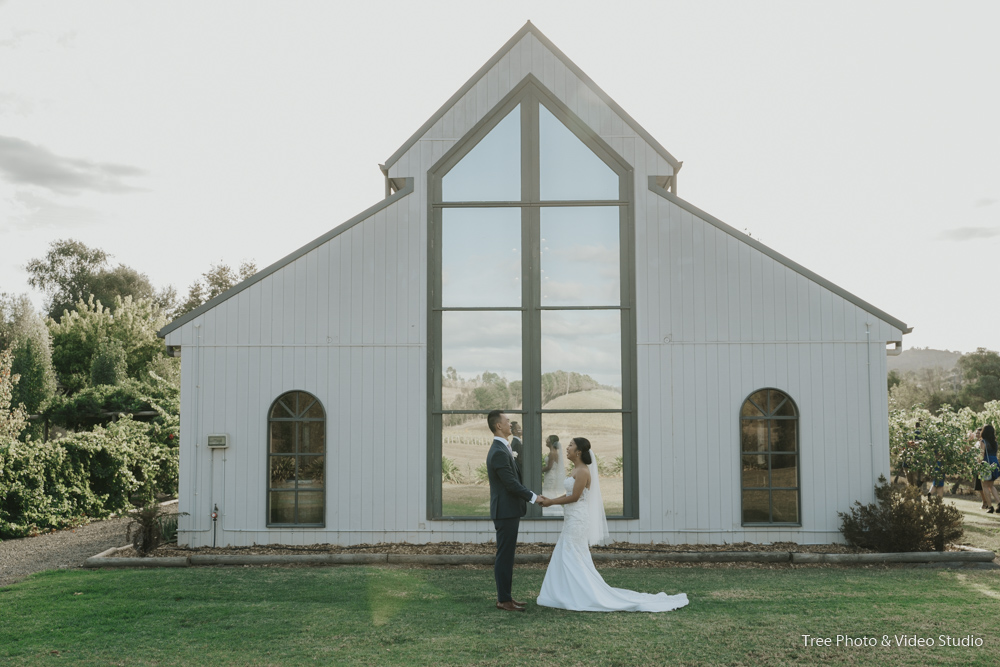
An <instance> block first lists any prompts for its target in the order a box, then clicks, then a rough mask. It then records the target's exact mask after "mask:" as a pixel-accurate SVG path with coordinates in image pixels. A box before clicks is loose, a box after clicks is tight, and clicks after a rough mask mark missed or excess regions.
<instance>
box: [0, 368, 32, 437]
mask: <svg viewBox="0 0 1000 667" xmlns="http://www.w3.org/2000/svg"><path fill="white" fill-rule="evenodd" d="M13 361H14V355H13V354H12V353H11V351H10V350H0V447H3V446H4V445H6V444H8V443H9V442H10V441H11V440H14V439H16V438H17V437H18V436H19V435H21V431H23V430H24V427H25V425H26V424H27V423H28V412H27V411H26V410H25V409H24V406H23V405H19V404H17V403H12V402H11V397H12V396H13V392H14V386H15V385H17V382H18V380H20V379H21V378H20V377H18V376H17V375H15V374H13V373H11V364H12V363H13Z"/></svg>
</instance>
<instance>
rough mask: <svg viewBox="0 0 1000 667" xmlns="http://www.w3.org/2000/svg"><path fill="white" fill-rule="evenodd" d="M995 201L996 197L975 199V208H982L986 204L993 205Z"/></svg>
mask: <svg viewBox="0 0 1000 667" xmlns="http://www.w3.org/2000/svg"><path fill="white" fill-rule="evenodd" d="M996 203H997V200H996V199H989V198H986V199H977V200H976V208H984V207H986V206H993V204H996Z"/></svg>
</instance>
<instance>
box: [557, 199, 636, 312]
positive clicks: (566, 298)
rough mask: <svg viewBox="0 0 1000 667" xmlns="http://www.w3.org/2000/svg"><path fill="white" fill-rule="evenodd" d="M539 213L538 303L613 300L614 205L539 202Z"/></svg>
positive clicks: (616, 295) (616, 291) (616, 297)
mask: <svg viewBox="0 0 1000 667" xmlns="http://www.w3.org/2000/svg"><path fill="white" fill-rule="evenodd" d="M541 215H542V219H541V234H542V237H541V246H540V247H541V253H542V266H541V270H542V274H541V277H542V303H543V304H544V305H546V306H580V305H586V306H617V305H618V304H619V303H620V301H621V290H620V285H619V280H620V279H619V261H620V256H619V252H618V245H619V244H618V238H619V237H618V207H617V206H572V207H557V208H543V209H542V210H541Z"/></svg>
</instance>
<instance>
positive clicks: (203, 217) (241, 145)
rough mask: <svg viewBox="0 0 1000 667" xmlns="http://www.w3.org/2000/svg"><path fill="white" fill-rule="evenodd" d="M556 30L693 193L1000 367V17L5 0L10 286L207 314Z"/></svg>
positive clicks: (572, 6) (4, 266) (4, 264)
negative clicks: (480, 80) (152, 290)
mask: <svg viewBox="0 0 1000 667" xmlns="http://www.w3.org/2000/svg"><path fill="white" fill-rule="evenodd" d="M529 19H530V20H531V21H532V22H533V23H534V24H535V25H536V26H537V27H538V28H539V29H540V30H541V31H542V32H543V33H545V35H547V36H548V37H549V38H550V39H551V40H552V41H553V42H554V43H555V44H556V45H557V46H558V47H559V48H560V49H562V50H563V52H564V53H566V55H567V56H569V58H571V59H572V60H573V61H574V62H576V64H577V65H579V66H580V67H581V68H582V69H583V70H584V71H585V72H587V74H589V75H590V76H591V77H592V78H593V79H594V81H596V82H597V84H598V85H599V86H601V87H602V88H603V89H604V90H605V91H606V92H607V93H608V94H609V95H610V96H611V97H612V98H614V99H615V100H616V101H617V102H618V103H619V104H620V105H621V106H622V107H623V108H624V109H625V110H626V111H627V112H628V113H630V114H631V115H632V116H633V118H635V119H636V121H638V122H639V124H641V125H642V126H643V127H645V128H646V130H648V131H649V132H650V134H652V135H653V136H654V137H656V138H657V140H659V142H660V143H661V144H663V146H665V147H666V148H667V150H669V151H670V152H671V153H672V154H673V155H674V156H675V157H676V158H677V159H679V160H683V161H684V168H683V170H682V171H681V172H680V177H679V195H680V196H681V197H682V198H684V199H686V200H688V201H690V202H691V203H693V204H694V205H696V206H698V207H700V208H702V209H704V210H706V211H708V212H709V213H711V214H713V215H715V216H716V217H718V218H720V219H722V220H723V221H725V222H727V223H729V224H730V225H732V226H733V227H736V228H737V229H740V230H746V231H748V232H749V233H751V234H752V235H753V236H754V237H755V238H757V239H759V240H760V241H762V242H763V243H765V244H766V245H769V246H771V247H772V248H774V249H775V250H777V251H778V252H781V253H782V254H784V255H786V256H788V257H790V258H791V259H793V260H795V261H797V262H799V263H800V264H803V265H804V266H807V267H809V268H810V269H812V270H814V271H815V272H817V273H818V274H820V275H821V276H823V277H825V278H826V279H828V280H830V281H832V282H834V283H836V284H838V285H840V286H841V287H843V288H845V289H847V290H848V291H850V292H852V293H854V294H856V295H857V296H859V297H861V298H862V299H864V300H866V301H868V302H870V303H872V304H874V305H876V306H877V307H879V308H881V309H882V310H884V311H886V312H888V313H890V314H891V315H893V316H894V317H897V318H899V319H901V320H903V321H904V322H906V323H907V324H908V325H910V326H913V327H914V331H913V333H912V334H910V335H908V336H906V337H905V338H904V346H905V347H914V346H919V347H936V348H946V349H951V350H960V351H963V352H967V351H971V350H973V349H975V348H976V347H978V346H984V347H989V348H991V349H998V348H1000V340H998V337H1000V334H998V332H1000V314H998V308H1000V299H998V298H997V292H998V290H997V284H998V279H997V274H998V272H1000V263H998V262H997V259H996V257H997V254H998V253H997V250H998V246H1000V159H998V156H1000V132H998V122H997V119H998V118H1000V86H998V82H1000V39H998V38H997V26H998V25H1000V3H997V2H994V1H988V2H987V1H983V2H957V3H940V2H935V3H931V2H913V1H908V2H878V3H873V2H843V1H840V2H826V3H820V2H799V1H795V2H705V1H703V0H699V1H697V2H694V1H685V2H668V1H664V2H629V1H627V0H623V1H621V2H615V3H609V2H586V1H583V0H576V1H574V2H551V1H550V2H539V1H538V0H534V1H532V2H518V1H506V2H502V3H498V2H489V3H486V2H474V1H470V0H463V1H461V2H435V1H433V0H430V1H429V0H425V1H424V2H420V3H414V2H412V1H408V2H396V1H394V0H391V1H382V2H378V3H374V2H371V3H369V2H351V3H344V2H317V3H308V2H276V1H275V2H247V1H245V0H241V1H240V2H172V3H169V4H167V3H136V2H121V3H111V2H86V3H82V2H59V3H49V2H20V1H12V0H6V1H4V0H0V291H5V292H14V293H17V292H26V291H28V290H29V288H28V286H27V283H26V277H27V276H26V274H25V272H24V270H23V266H24V264H25V263H26V262H27V261H28V260H29V259H30V258H33V257H40V256H42V255H44V253H45V252H46V249H47V247H48V244H49V243H50V242H51V241H53V240H55V239H60V238H76V239H79V240H81V241H83V242H84V243H86V244H88V245H90V246H95V247H99V248H102V249H104V250H106V251H108V252H110V253H112V254H113V255H114V256H115V261H117V262H121V263H124V264H127V265H130V266H133V267H135V268H137V269H139V270H141V271H144V272H145V273H147V274H148V275H149V276H150V278H151V279H152V281H153V283H154V284H155V285H157V286H164V285H167V284H173V285H174V286H175V287H177V289H178V291H179V292H181V293H182V294H183V293H186V291H187V287H188V286H189V285H190V284H191V282H192V281H194V280H195V279H196V278H197V277H198V276H199V275H200V274H201V273H202V272H204V271H205V270H206V269H207V268H208V267H209V265H210V264H212V263H213V262H219V261H224V262H226V263H228V264H230V265H233V266H236V265H238V264H239V263H240V261H241V260H244V259H252V260H255V261H256V262H257V265H258V266H259V267H264V266H266V265H268V264H270V263H272V262H274V261H275V260H277V259H280V258H281V257H283V256H284V255H286V254H287V253H289V252H290V251H292V250H294V249H296V248H298V247H300V246H301V245H304V244H305V243H307V242H309V241H311V240H312V239H314V238H316V237H317V236H320V235H321V234H323V233H324V232H326V231H328V230H329V229H330V228H332V227H335V226H336V225H338V224H340V223H341V222H343V221H344V220H347V219H348V218H350V217H352V216H354V215H355V214H357V213H359V212H361V211H362V210H364V209H365V208H367V207H369V206H371V205H372V204H374V203H376V202H377V201H378V200H379V199H381V198H382V196H383V188H384V184H383V180H382V175H381V172H380V171H379V169H378V163H380V162H384V161H385V160H386V158H388V157H389V156H390V155H391V154H392V153H393V152H394V151H395V150H396V149H397V148H398V147H399V146H400V145H402V144H403V142H405V141H406V140H407V139H408V138H409V136H410V135H411V134H413V132H415V131H416V130H417V128H419V127H420V125H421V124H422V123H423V122H424V121H425V120H427V118H429V117H430V116H431V115H432V114H433V113H434V112H435V111H437V109H438V108H439V107H440V106H441V105H442V104H443V103H444V102H445V101H446V100H447V99H448V98H449V97H450V96H451V95H452V94H453V93H454V92H455V91H456V90H457V89H458V88H460V87H461V86H462V84H464V83H465V81H466V80H467V79H468V78H469V77H470V76H472V74H473V73H475V71H476V70H477V69H478V68H479V67H480V66H481V65H482V64H483V63H484V62H486V60H488V59H489V58H490V57H491V56H492V55H493V54H494V53H495V52H496V51H497V50H498V49H499V48H500V47H501V46H502V45H503V44H504V43H505V42H506V41H507V39H509V38H510V37H511V36H512V35H513V34H514V33H515V32H517V30H519V29H520V28H521V27H522V26H523V25H524V23H525V21H526V20H529ZM34 298H35V301H36V303H38V304H39V305H40V304H41V297H40V295H34Z"/></svg>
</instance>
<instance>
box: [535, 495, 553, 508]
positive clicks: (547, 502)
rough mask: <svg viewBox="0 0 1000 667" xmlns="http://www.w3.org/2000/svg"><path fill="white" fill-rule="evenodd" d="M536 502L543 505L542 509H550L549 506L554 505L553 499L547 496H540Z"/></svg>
mask: <svg viewBox="0 0 1000 667" xmlns="http://www.w3.org/2000/svg"><path fill="white" fill-rule="evenodd" d="M535 502H536V503H537V504H539V505H541V506H542V507H548V506H549V505H551V504H552V499H551V498H546V497H545V496H538V497H536V498H535Z"/></svg>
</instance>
